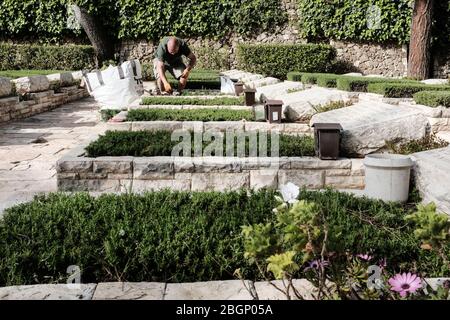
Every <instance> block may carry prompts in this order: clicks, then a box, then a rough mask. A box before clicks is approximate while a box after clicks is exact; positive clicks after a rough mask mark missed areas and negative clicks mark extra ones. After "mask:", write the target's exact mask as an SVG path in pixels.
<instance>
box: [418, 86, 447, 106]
mask: <svg viewBox="0 0 450 320" xmlns="http://www.w3.org/2000/svg"><path fill="white" fill-rule="evenodd" d="M414 101H415V102H416V103H418V104H424V105H426V106H429V107H439V106H443V107H446V108H450V89H449V91H421V92H417V93H416V94H414Z"/></svg>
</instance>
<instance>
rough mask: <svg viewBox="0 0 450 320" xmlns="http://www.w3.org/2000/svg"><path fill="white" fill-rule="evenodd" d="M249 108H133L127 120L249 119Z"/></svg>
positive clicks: (251, 114)
mask: <svg viewBox="0 0 450 320" xmlns="http://www.w3.org/2000/svg"><path fill="white" fill-rule="evenodd" d="M254 118H255V117H254V115H253V111H251V110H227V109H182V110H170V109H135V110H130V111H128V116H127V121H158V120H166V121H240V120H243V119H245V120H248V121H251V120H253V119H254Z"/></svg>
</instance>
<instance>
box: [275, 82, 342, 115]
mask: <svg viewBox="0 0 450 320" xmlns="http://www.w3.org/2000/svg"><path fill="white" fill-rule="evenodd" d="M275 98H276V99H277V100H282V101H283V109H284V114H285V115H286V117H287V118H288V119H289V120H291V121H298V120H305V119H309V118H310V117H311V116H312V115H313V114H315V113H316V110H315V109H314V107H315V106H318V105H325V104H327V103H330V102H332V101H348V100H349V95H348V93H347V92H345V91H340V90H334V89H327V88H321V87H313V88H311V89H308V90H304V91H299V92H294V93H288V94H285V95H280V96H277V97H275Z"/></svg>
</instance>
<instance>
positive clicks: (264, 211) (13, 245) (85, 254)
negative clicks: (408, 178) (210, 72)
mask: <svg viewBox="0 0 450 320" xmlns="http://www.w3.org/2000/svg"><path fill="white" fill-rule="evenodd" d="M274 196H275V192H273V191H268V190H260V191H258V192H250V193H248V192H247V191H241V192H226V193H219V192H171V191H160V192H149V193H146V194H143V195H138V194H121V195H115V194H104V195H101V196H100V197H97V198H95V197H93V196H90V195H89V194H87V193H75V194H70V195H69V194H57V193H53V194H48V195H42V196H37V197H35V199H34V200H33V201H31V202H29V203H24V204H20V205H17V206H15V207H13V208H9V209H7V210H6V212H5V215H4V216H3V218H2V219H1V220H0V252H2V259H0V286H9V285H25V284H36V283H66V280H67V276H68V275H67V273H66V269H67V266H69V265H77V266H79V267H80V268H81V270H82V282H83V283H98V282H107V281H130V282H141V281H161V282H165V281H167V282H193V281H209V280H228V279H233V278H234V277H233V272H234V271H235V270H236V269H237V268H241V271H242V273H243V275H244V277H245V278H248V279H255V278H256V277H257V275H258V271H257V270H256V269H255V267H254V266H252V265H249V264H248V262H247V260H246V259H245V258H244V247H243V238H242V235H241V226H242V225H251V224H257V223H267V222H272V223H275V221H276V218H275V213H273V212H272V209H273V208H274V207H275V200H274ZM299 198H300V199H306V200H310V201H314V202H315V203H316V204H317V205H318V208H319V209H320V211H321V212H322V213H323V214H324V216H325V218H326V220H327V224H328V229H329V242H328V243H329V244H330V247H329V248H328V250H329V251H334V252H337V253H344V252H349V253H353V254H357V253H366V252H369V253H370V254H371V255H373V256H375V257H377V258H378V257H385V258H386V260H387V265H388V267H387V269H388V271H393V270H394V271H398V272H400V271H407V270H410V268H412V267H413V266H414V267H415V268H417V270H419V271H420V272H421V275H422V276H429V277H434V276H446V275H448V270H447V269H446V268H447V267H446V264H445V263H443V262H442V260H441V259H440V258H438V257H437V256H436V255H435V254H434V253H433V252H430V251H425V250H421V249H420V243H419V242H418V241H417V240H416V239H415V238H414V235H413V228H412V227H411V226H410V225H409V224H408V223H405V221H404V217H405V215H406V214H408V213H410V212H411V206H408V205H400V204H396V203H384V202H382V201H374V200H368V199H365V198H357V197H354V196H352V195H349V194H344V193H338V192H334V191H330V190H328V191H325V192H315V191H302V192H301V193H300V196H299ZM446 253H447V254H448V251H447V252H446ZM296 275H298V277H301V276H302V275H301V274H296Z"/></svg>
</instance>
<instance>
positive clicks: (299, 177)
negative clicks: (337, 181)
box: [278, 170, 325, 189]
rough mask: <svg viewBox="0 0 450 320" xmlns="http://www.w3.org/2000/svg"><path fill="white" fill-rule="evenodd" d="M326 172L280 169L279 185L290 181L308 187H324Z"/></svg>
mask: <svg viewBox="0 0 450 320" xmlns="http://www.w3.org/2000/svg"><path fill="white" fill-rule="evenodd" d="M324 180H325V172H324V171H323V170H280V171H279V172H278V186H279V187H281V186H282V185H285V184H287V183H289V182H292V183H293V184H295V185H297V186H299V187H300V188H301V187H306V188H308V189H321V188H323V187H324Z"/></svg>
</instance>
